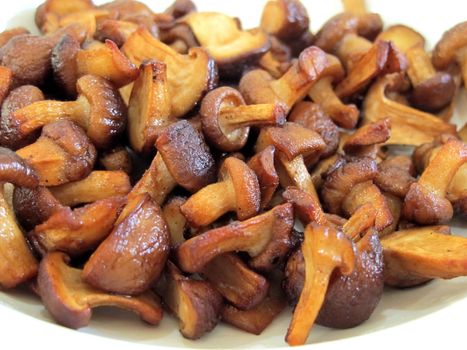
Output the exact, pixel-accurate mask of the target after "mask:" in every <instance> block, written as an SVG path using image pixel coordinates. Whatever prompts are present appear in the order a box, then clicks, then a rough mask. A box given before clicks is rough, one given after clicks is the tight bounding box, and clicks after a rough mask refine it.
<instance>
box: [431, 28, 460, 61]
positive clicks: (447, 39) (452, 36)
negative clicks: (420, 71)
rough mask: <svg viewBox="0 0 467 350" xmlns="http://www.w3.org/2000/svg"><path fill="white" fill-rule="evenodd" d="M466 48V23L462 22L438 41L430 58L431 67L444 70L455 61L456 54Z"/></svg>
mask: <svg viewBox="0 0 467 350" xmlns="http://www.w3.org/2000/svg"><path fill="white" fill-rule="evenodd" d="M465 46H467V22H462V23H459V24H457V25H455V26H454V27H452V28H451V29H449V30H448V31H446V32H445V33H444V34H443V36H442V37H441V40H440V41H438V43H437V44H436V46H435V48H434V50H433V56H432V62H433V65H434V66H435V67H436V68H438V69H445V68H447V67H448V66H449V65H450V64H451V63H453V62H454V61H455V59H456V54H457V52H458V51H459V50H460V49H462V48H463V47H465Z"/></svg>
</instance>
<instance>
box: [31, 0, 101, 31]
mask: <svg viewBox="0 0 467 350" xmlns="http://www.w3.org/2000/svg"><path fill="white" fill-rule="evenodd" d="M93 7H94V4H93V3H92V1H91V0H77V1H73V2H63V1H61V0H46V1H45V2H44V3H43V4H42V5H40V6H39V7H38V8H37V9H36V15H35V20H36V25H37V26H38V27H39V29H41V30H43V29H46V28H47V24H48V22H57V21H58V20H59V18H60V17H63V16H66V15H69V14H71V13H75V12H82V11H85V10H89V9H92V8H93Z"/></svg>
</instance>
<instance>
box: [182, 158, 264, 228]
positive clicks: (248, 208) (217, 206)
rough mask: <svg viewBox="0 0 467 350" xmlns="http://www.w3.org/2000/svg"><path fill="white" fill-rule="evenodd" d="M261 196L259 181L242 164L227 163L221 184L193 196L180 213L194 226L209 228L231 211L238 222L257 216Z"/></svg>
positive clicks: (221, 171) (221, 175)
mask: <svg viewBox="0 0 467 350" xmlns="http://www.w3.org/2000/svg"><path fill="white" fill-rule="evenodd" d="M260 201H261V193H260V188H259V184H258V178H257V177H256V175H255V173H254V171H253V170H251V169H250V168H249V167H248V166H247V165H246V164H245V163H244V162H243V161H241V160H240V159H237V158H235V157H229V158H227V159H225V160H224V161H223V163H222V166H221V168H220V171H219V182H217V183H215V184H211V185H208V186H206V187H204V188H201V189H200V190H199V191H198V192H196V193H195V194H194V195H192V196H191V197H190V198H188V200H187V201H186V203H185V204H183V205H182V207H181V210H182V213H183V215H185V217H186V218H187V220H188V222H189V223H190V224H191V225H192V226H196V227H201V226H207V225H209V224H210V223H212V222H214V221H215V220H216V219H217V218H219V217H220V216H222V215H223V214H225V213H227V212H229V211H235V212H236V213H237V217H238V219H239V220H245V219H248V218H250V217H252V216H254V215H255V214H256V213H258V210H259V206H260Z"/></svg>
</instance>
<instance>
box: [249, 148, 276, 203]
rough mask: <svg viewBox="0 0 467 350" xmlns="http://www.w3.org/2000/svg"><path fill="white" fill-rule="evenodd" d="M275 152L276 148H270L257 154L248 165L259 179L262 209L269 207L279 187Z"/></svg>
mask: <svg viewBox="0 0 467 350" xmlns="http://www.w3.org/2000/svg"><path fill="white" fill-rule="evenodd" d="M275 150H276V149H275V148H274V146H268V147H266V148H265V149H263V150H262V151H261V152H258V153H257V154H255V155H254V156H253V157H252V158H251V159H250V160H249V161H248V163H247V164H248V166H249V167H250V168H251V169H252V170H253V171H254V172H255V174H256V176H257V177H258V183H259V187H260V190H261V205H260V208H261V209H264V208H266V207H267V206H268V205H269V203H270V202H271V199H272V197H273V196H274V193H275V192H276V189H277V187H278V186H279V175H278V174H277V172H276V168H275V167H274V153H275Z"/></svg>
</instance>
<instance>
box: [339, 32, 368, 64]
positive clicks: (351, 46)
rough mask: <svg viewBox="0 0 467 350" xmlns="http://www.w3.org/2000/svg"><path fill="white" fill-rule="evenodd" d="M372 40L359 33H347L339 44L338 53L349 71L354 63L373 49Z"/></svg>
mask: <svg viewBox="0 0 467 350" xmlns="http://www.w3.org/2000/svg"><path fill="white" fill-rule="evenodd" d="M371 46H372V44H371V41H369V40H368V39H365V38H364V37H361V36H359V35H357V34H352V33H351V34H346V35H345V36H344V37H343V38H342V39H341V41H340V42H339V44H338V47H337V50H336V55H337V57H339V59H340V60H341V62H342V63H343V64H344V66H345V68H346V69H347V71H350V70H352V68H353V66H354V64H355V63H356V62H357V61H358V59H359V58H361V57H362V56H363V55H364V54H366V53H367V52H368V51H369V50H370V49H371Z"/></svg>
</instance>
